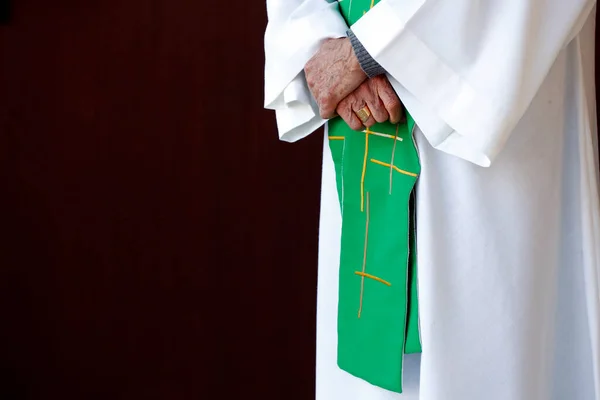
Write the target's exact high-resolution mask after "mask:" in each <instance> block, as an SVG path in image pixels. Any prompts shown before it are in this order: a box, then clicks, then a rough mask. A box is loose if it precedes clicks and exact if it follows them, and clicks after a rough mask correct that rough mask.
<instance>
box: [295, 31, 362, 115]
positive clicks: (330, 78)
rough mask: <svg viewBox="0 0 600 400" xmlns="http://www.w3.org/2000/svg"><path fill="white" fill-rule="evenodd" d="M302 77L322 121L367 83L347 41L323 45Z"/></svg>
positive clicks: (328, 42) (309, 61)
mask: <svg viewBox="0 0 600 400" xmlns="http://www.w3.org/2000/svg"><path fill="white" fill-rule="evenodd" d="M304 73H305V75H306V82H307V83H308V87H309V89H310V91H311V93H312V95H313V97H314V98H315V100H316V101H317V104H318V105H319V113H320V114H321V118H323V119H329V118H333V117H334V116H335V109H336V107H337V105H338V103H339V102H340V101H341V100H342V99H343V98H344V97H346V96H348V95H349V94H350V93H352V92H353V91H354V89H356V88H357V87H358V86H359V85H360V84H361V83H363V82H364V80H365V79H367V75H365V73H364V72H363V70H362V69H361V68H360V64H359V63H358V59H357V58H356V55H355V54H354V50H353V49H352V44H351V43H350V39H348V38H342V39H328V40H326V41H325V42H323V44H322V45H321V48H320V49H319V51H318V52H317V54H315V55H314V56H313V57H312V58H311V59H310V60H308V62H307V63H306V65H305V67H304Z"/></svg>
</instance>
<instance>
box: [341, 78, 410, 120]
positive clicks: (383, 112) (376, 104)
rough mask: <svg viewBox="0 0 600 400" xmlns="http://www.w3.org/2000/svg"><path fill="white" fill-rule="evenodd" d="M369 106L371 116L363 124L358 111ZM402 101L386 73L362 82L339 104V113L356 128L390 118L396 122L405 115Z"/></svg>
mask: <svg viewBox="0 0 600 400" xmlns="http://www.w3.org/2000/svg"><path fill="white" fill-rule="evenodd" d="M365 106H367V107H369V110H370V111H371V116H370V117H369V119H368V120H367V121H366V122H365V123H364V124H363V123H362V122H361V121H360V120H359V119H358V117H357V116H356V114H355V113H356V111H359V110H361V109H362V108H364V107H365ZM402 111H403V109H402V103H401V102H400V99H399V98H398V96H397V95H396V92H395V91H394V88H392V85H391V84H390V82H389V81H388V79H387V78H386V77H385V75H380V76H376V77H375V78H372V79H369V80H367V81H365V82H364V83H362V84H361V85H360V86H359V87H358V89H356V90H355V91H354V92H352V93H350V94H349V95H348V96H347V97H346V98H344V99H343V100H342V101H341V102H340V103H339V104H338V106H337V113H338V114H339V115H340V117H342V118H343V119H344V121H346V123H347V124H348V126H349V127H350V128H352V129H354V130H362V129H364V127H365V126H367V127H371V126H373V125H375V123H377V122H385V121H387V120H389V121H390V122H391V123H393V124H395V123H398V122H400V120H401V119H402V117H403V112H402Z"/></svg>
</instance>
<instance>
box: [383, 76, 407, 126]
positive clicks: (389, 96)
mask: <svg viewBox="0 0 600 400" xmlns="http://www.w3.org/2000/svg"><path fill="white" fill-rule="evenodd" d="M377 93H378V95H379V98H380V99H381V102H382V103H383V105H384V107H385V109H386V110H387V112H388V114H389V119H390V122H391V123H393V124H397V123H398V122H400V120H401V119H402V114H403V111H404V110H403V108H402V103H401V102H400V99H399V98H398V95H397V94H396V92H395V91H394V89H393V88H392V85H390V83H389V82H388V81H387V79H386V80H384V81H381V83H380V84H379V85H378V88H377Z"/></svg>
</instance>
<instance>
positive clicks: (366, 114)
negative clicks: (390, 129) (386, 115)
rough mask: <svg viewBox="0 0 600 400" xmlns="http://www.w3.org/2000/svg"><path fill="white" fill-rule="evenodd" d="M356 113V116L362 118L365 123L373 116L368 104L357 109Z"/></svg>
mask: <svg viewBox="0 0 600 400" xmlns="http://www.w3.org/2000/svg"><path fill="white" fill-rule="evenodd" d="M354 114H356V116H357V117H358V119H360V121H361V122H362V123H363V124H364V123H365V122H367V121H368V120H369V118H370V117H371V111H370V110H369V107H367V106H364V107H363V108H361V109H360V110H358V111H355V112H354Z"/></svg>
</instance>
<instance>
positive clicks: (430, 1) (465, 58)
mask: <svg viewBox="0 0 600 400" xmlns="http://www.w3.org/2000/svg"><path fill="white" fill-rule="evenodd" d="M595 3H596V1H591V0H502V1H498V0H479V1H474V0H452V1H447V0H382V1H381V2H380V3H378V4H377V5H376V6H375V7H374V8H372V9H371V10H370V11H369V12H368V13H367V14H366V15H365V16H363V17H362V18H361V19H360V20H359V21H358V22H357V23H355V24H354V25H353V26H352V27H351V28H352V31H353V32H354V34H355V35H356V37H357V38H358V39H359V40H360V42H361V43H362V44H363V46H364V47H365V48H366V50H367V51H368V52H369V54H370V55H371V56H372V57H373V58H374V59H375V60H376V61H377V62H378V63H379V64H381V66H382V67H383V68H385V70H386V71H387V72H388V74H389V75H391V77H392V78H393V79H395V80H397V81H398V82H399V85H400V86H401V87H402V89H403V90H406V92H407V93H408V94H409V96H410V97H411V100H412V101H413V102H414V103H415V104H419V105H420V107H421V106H422V108H423V109H425V110H427V112H425V113H423V115H430V116H431V117H435V118H437V119H439V121H443V123H436V124H431V125H432V126H433V127H434V128H432V129H429V130H427V129H423V128H424V126H425V125H427V123H426V122H425V123H424V124H423V126H421V123H420V121H419V120H418V118H417V116H415V120H416V122H417V124H418V125H419V126H421V128H422V130H423V133H424V134H425V136H426V137H427V139H428V140H429V142H430V143H431V144H432V146H434V147H435V148H437V149H439V150H442V151H445V152H447V153H450V154H453V155H455V156H458V157H461V158H463V159H466V160H468V161H471V162H473V163H475V164H478V165H481V166H484V167H487V166H490V164H491V163H492V162H493V160H494V158H495V157H496V156H497V155H498V153H499V152H500V151H501V150H502V148H503V146H504V144H505V142H506V141H507V139H508V137H509V136H510V134H511V133H512V131H513V130H514V128H515V127H516V125H517V124H518V122H519V120H520V119H521V117H522V116H523V115H524V113H525V112H526V111H527V109H528V107H529V105H530V103H531V102H532V100H533V98H534V96H535V95H536V93H537V91H538V89H539V88H540V86H541V85H542V83H543V81H544V79H545V77H546V76H547V74H548V72H549V70H550V68H551V67H552V65H553V64H554V62H555V60H556V58H557V57H558V54H559V53H560V51H561V50H562V49H563V48H564V47H565V46H566V45H567V44H568V42H569V41H570V40H571V39H573V37H575V36H576V35H577V34H578V32H579V29H581V27H582V26H583V24H584V22H585V21H586V20H587V18H588V16H589V14H590V12H591V11H592V10H593V8H594V6H595ZM406 105H407V108H408V110H409V111H410V112H412V111H411V110H410V108H409V106H408V104H406ZM419 111H422V109H419Z"/></svg>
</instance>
